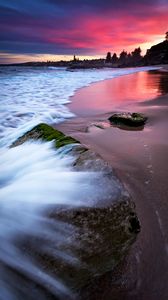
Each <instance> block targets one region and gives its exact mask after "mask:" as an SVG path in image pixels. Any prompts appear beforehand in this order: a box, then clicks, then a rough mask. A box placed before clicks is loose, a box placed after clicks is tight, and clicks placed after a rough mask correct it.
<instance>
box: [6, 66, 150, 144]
mask: <svg viewBox="0 0 168 300" xmlns="http://www.w3.org/2000/svg"><path fill="white" fill-rule="evenodd" d="M154 68H155V67H142V68H124V69H102V70H85V71H83V70H78V71H75V72H68V71H66V69H64V68H28V67H26V68H24V67H1V68H0V140H1V141H0V145H1V146H8V145H9V144H10V143H12V142H13V141H14V140H16V139H17V138H18V137H19V136H20V135H22V134H23V133H24V132H26V131H28V130H29V129H31V128H32V127H33V126H35V125H37V124H39V123H40V122H45V123H47V124H53V123H59V122H61V121H63V120H65V119H67V118H71V117H73V116H74V115H73V113H72V112H70V111H69V110H68V108H67V107H66V105H65V104H67V103H68V102H69V101H70V96H72V95H73V94H74V92H75V91H76V90H77V89H79V88H82V87H84V86H88V85H89V84H91V83H92V82H97V81H100V80H104V79H110V78H114V77H118V76H122V75H126V74H132V73H136V72H139V71H147V70H151V69H154ZM16 129H17V130H16Z"/></svg>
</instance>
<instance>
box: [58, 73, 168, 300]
mask: <svg viewBox="0 0 168 300" xmlns="http://www.w3.org/2000/svg"><path fill="white" fill-rule="evenodd" d="M167 94H168V73H167V72H161V71H150V72H140V73H136V74H133V75H127V76H122V77H118V78H115V79H112V80H106V81H102V82H100V83H96V84H92V85H91V86H90V87H86V88H83V89H81V90H78V91H77V93H76V94H75V96H74V97H72V99H71V100H72V102H71V103H70V104H69V105H68V106H69V108H70V110H71V111H72V112H73V113H75V115H76V117H75V118H72V119H70V120H68V121H66V122H64V123H61V124H59V125H56V128H57V129H59V130H61V131H63V132H64V133H65V134H69V135H71V136H73V137H74V138H76V139H78V140H80V142H81V143H83V144H85V145H86V146H87V147H89V148H91V149H94V150H96V152H97V153H99V154H100V155H101V156H102V157H103V158H104V159H105V160H107V161H108V162H110V163H111V164H112V166H113V167H114V168H115V170H116V172H117V173H118V175H119V177H120V178H121V180H122V181H123V183H124V184H125V186H126V188H127V189H128V190H129V192H130V194H131V196H132V198H133V200H134V202H135V204H136V210H137V214H138V216H139V219H140V222H141V232H140V234H139V235H138V239H137V241H136V243H135V244H134V245H133V247H132V250H131V252H130V253H129V256H128V257H127V260H126V262H124V263H123V266H122V268H121V274H118V273H117V274H107V275H105V276H104V277H103V278H101V279H100V280H98V282H95V286H94V285H93V286H92V287H88V288H87V289H85V290H84V295H85V299H86V297H87V299H99V300H101V299H102V300H105V299H120V300H122V299H129V300H131V299H133V300H147V299H148V300H158V299H161V300H167V297H168V287H167V278H168V217H167V211H168V201H167V195H168V185H167V174H168V164H167V153H168V130H167V128H168V119H167V114H168V95H167ZM120 111H124V112H125V111H130V112H142V113H144V114H145V115H146V116H148V122H147V124H146V126H145V128H144V129H143V130H123V129H120V128H117V127H113V126H110V124H109V123H108V121H107V119H108V117H109V116H110V115H111V114H112V113H113V112H120ZM95 124H96V125H98V127H97V126H95ZM100 127H101V128H100Z"/></svg>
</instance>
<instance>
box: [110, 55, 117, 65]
mask: <svg viewBox="0 0 168 300" xmlns="http://www.w3.org/2000/svg"><path fill="white" fill-rule="evenodd" d="M111 62H112V63H113V64H116V63H117V62H118V57H117V54H116V53H114V54H113V56H112V59H111Z"/></svg>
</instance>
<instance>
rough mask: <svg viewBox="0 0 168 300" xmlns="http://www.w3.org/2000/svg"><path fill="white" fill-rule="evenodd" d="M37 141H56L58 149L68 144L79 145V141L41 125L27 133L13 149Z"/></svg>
mask: <svg viewBox="0 0 168 300" xmlns="http://www.w3.org/2000/svg"><path fill="white" fill-rule="evenodd" d="M31 139H33V140H37V139H42V140H44V141H52V140H55V146H56V148H60V147H63V146H65V145H68V144H74V143H79V142H78V141H77V140H75V139H73V138H72V137H70V136H66V135H65V134H63V133H62V132H60V131H58V130H56V129H54V128H53V127H51V126H49V125H47V124H44V123H41V124H39V125H37V126H35V127H34V128H33V129H32V130H30V131H28V132H26V133H25V134H24V135H23V136H21V137H20V138H18V139H17V140H16V141H15V142H14V143H13V144H12V145H11V147H16V146H18V145H21V144H23V143H25V142H26V141H28V140H31Z"/></svg>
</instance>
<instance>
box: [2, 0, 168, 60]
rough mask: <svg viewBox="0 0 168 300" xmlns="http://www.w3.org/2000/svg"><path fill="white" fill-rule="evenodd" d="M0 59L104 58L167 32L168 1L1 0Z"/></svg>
mask: <svg viewBox="0 0 168 300" xmlns="http://www.w3.org/2000/svg"><path fill="white" fill-rule="evenodd" d="M0 28H1V30H0V63H13V62H24V61H37V60H48V59H52V60H59V59H69V58H72V55H73V54H76V55H77V56H80V57H82V58H83V57H92V56H93V57H105V54H106V52H107V51H111V52H112V53H114V52H117V53H118V54H119V53H120V52H121V51H122V50H123V49H125V50H127V51H131V50H133V49H134V48H135V47H137V46H141V49H142V50H143V53H145V51H146V49H147V48H149V47H150V46H151V45H152V44H155V43H158V42H160V41H162V40H163V39H164V34H165V32H166V31H168V0H139V1H138V0H0Z"/></svg>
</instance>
